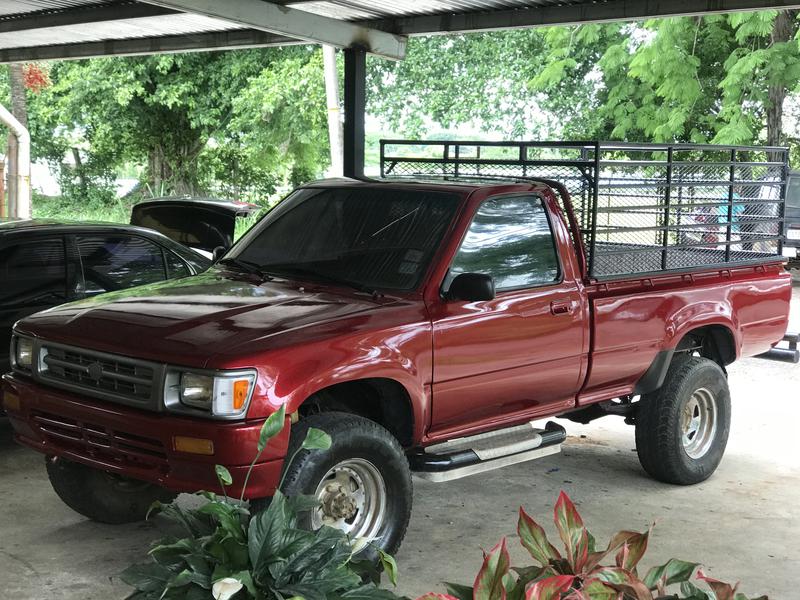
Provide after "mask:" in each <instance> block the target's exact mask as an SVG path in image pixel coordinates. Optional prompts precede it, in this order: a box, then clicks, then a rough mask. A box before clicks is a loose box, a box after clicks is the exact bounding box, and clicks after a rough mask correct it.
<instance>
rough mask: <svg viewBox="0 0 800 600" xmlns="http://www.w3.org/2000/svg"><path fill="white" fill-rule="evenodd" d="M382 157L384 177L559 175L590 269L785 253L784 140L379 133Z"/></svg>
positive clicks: (629, 269) (690, 264)
mask: <svg viewBox="0 0 800 600" xmlns="http://www.w3.org/2000/svg"><path fill="white" fill-rule="evenodd" d="M380 158H381V177H384V178H408V179H437V180H441V179H445V180H461V181H464V180H467V181H469V180H486V179H494V180H498V179H499V180H506V181H508V180H525V181H535V180H543V179H544V180H551V181H554V182H557V183H559V184H561V185H563V186H564V187H565V188H566V191H568V192H569V196H570V199H569V200H571V205H572V207H573V209H574V214H575V221H576V222H575V223H574V225H575V227H574V230H575V231H580V238H581V240H580V243H582V244H583V247H584V248H585V254H586V261H587V268H588V273H589V276H590V277H592V278H596V279H603V278H615V277H622V276H628V275H639V274H647V273H654V272H660V271H681V270H690V269H697V268H703V267H713V266H721V267H724V266H726V265H740V264H750V263H759V262H764V261H765V260H775V259H776V257H779V256H780V255H781V254H782V244H783V237H782V236H783V231H784V228H783V215H784V198H785V193H786V180H787V177H788V150H787V149H786V148H775V147H748V146H712V145H691V144H674V145H657V144H632V143H606V142H537V141H526V142H478V141H416V140H381V145H380ZM562 195H564V194H562ZM562 202H564V205H565V206H564V207H565V209H567V208H568V206H569V201H567V200H566V199H562ZM566 212H567V213H569V211H568V210H566ZM576 241H577V240H576Z"/></svg>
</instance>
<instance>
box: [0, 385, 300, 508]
mask: <svg viewBox="0 0 800 600" xmlns="http://www.w3.org/2000/svg"><path fill="white" fill-rule="evenodd" d="M2 392H3V394H4V395H6V394H11V397H13V398H14V401H13V402H6V409H7V413H8V418H9V420H10V421H11V425H12V426H13V427H14V437H15V439H16V440H17V441H18V442H19V443H20V444H23V445H25V446H28V447H29V448H32V449H34V450H36V451H38V452H41V453H43V454H46V455H48V456H59V457H62V458H65V459H67V460H72V461H75V462H78V463H82V464H85V465H88V466H90V467H94V468H97V469H102V470H104V471H110V472H113V473H118V474H120V475H124V476H127V477H132V478H134V479H139V480H142V481H148V482H150V483H154V484H157V485H160V486H162V487H165V488H167V489H169V490H172V491H175V492H197V491H200V490H208V491H219V482H218V481H217V478H216V475H215V471H214V466H215V465H217V464H220V465H224V466H225V467H227V468H228V470H229V471H230V472H231V475H232V476H233V486H231V487H230V488H229V489H228V493H229V494H230V495H231V496H237V497H238V496H239V495H240V494H241V491H242V488H241V486H242V484H243V483H244V478H245V474H246V473H247V469H248V468H249V467H250V462H251V461H252V460H253V459H254V458H255V456H256V453H257V447H256V446H257V443H258V436H259V433H260V431H261V426H262V424H263V422H264V421H263V420H256V421H242V422H230V421H212V420H206V419H198V418H191V417H182V416H181V417H179V416H173V415H168V414H160V413H149V412H146V411H143V410H139V409H134V408H127V407H124V406H118V405H115V404H111V403H106V402H102V401H96V400H88V399H86V398H83V397H81V396H79V395H76V394H72V393H68V392H64V391H61V390H58V389H54V388H50V387H46V386H42V385H39V384H37V383H35V382H33V381H31V380H29V379H27V378H25V377H22V376H19V375H16V374H11V373H10V374H7V375H4V376H3V384H2ZM175 436H185V437H191V438H198V439H203V440H211V442H213V445H214V454H213V455H210V456H205V455H198V454H190V453H187V452H180V451H177V450H175V447H174V437H175ZM288 441H289V427H288V423H287V427H284V429H283V431H282V432H281V433H280V434H279V435H278V436H277V437H276V438H275V439H273V440H272V441H271V442H270V444H269V445H268V446H267V448H266V449H265V450H264V453H263V454H262V456H261V458H260V460H259V462H258V463H257V464H256V465H255V467H254V469H253V473H252V475H251V476H250V481H249V482H248V486H247V493H246V494H245V496H246V497H247V498H265V497H268V496H271V495H272V494H273V493H274V492H275V489H276V488H277V486H278V483H279V481H280V475H281V469H282V467H283V459H284V458H285V456H286V448H287V446H288Z"/></svg>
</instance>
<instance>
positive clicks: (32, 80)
mask: <svg viewBox="0 0 800 600" xmlns="http://www.w3.org/2000/svg"><path fill="white" fill-rule="evenodd" d="M22 77H23V81H24V84H25V87H26V88H27V89H29V90H30V91H32V92H33V93H34V94H38V93H39V92H41V91H42V90H43V89H44V88H46V87H49V86H50V85H51V82H50V72H49V71H48V69H47V67H46V66H44V65H42V64H40V63H27V64H25V65H23V66H22Z"/></svg>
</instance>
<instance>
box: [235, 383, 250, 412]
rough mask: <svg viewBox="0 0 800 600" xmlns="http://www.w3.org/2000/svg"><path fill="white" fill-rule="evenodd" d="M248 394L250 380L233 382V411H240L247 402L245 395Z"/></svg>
mask: <svg viewBox="0 0 800 600" xmlns="http://www.w3.org/2000/svg"><path fill="white" fill-rule="evenodd" d="M249 392H250V380H249V379H239V380H238V381H234V382H233V408H234V410H237V411H238V410H242V409H243V408H244V405H245V402H247V395H248V393H249Z"/></svg>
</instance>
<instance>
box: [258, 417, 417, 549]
mask: <svg viewBox="0 0 800 600" xmlns="http://www.w3.org/2000/svg"><path fill="white" fill-rule="evenodd" d="M311 427H315V428H317V429H321V430H322V431H324V432H326V433H327V434H328V435H330V436H331V440H332V445H331V447H330V448H329V449H328V450H321V451H320V450H314V451H310V452H309V451H301V452H300V454H298V456H297V457H296V458H295V460H294V461H292V464H290V465H288V466H287V467H286V475H285V480H284V484H283V490H282V491H283V492H284V494H286V495H287V496H298V495H311V496H316V497H317V499H318V500H319V502H320V505H319V507H318V508H316V509H314V510H312V511H310V512H308V513H305V514H303V515H301V518H300V523H299V524H300V526H301V527H303V528H305V529H309V530H316V529H319V528H320V527H322V526H323V525H327V526H329V527H334V528H336V529H340V530H342V531H344V532H345V533H347V534H348V536H349V537H350V538H351V539H355V538H368V539H370V540H372V542H373V544H374V546H377V547H378V548H380V549H381V550H384V551H385V552H389V553H394V552H396V551H397V549H398V548H399V547H400V543H401V542H402V541H403V537H404V536H405V533H406V528H407V527H408V521H409V518H410V516H411V504H412V483H411V472H410V470H409V467H408V460H407V459H406V456H405V453H404V452H403V449H402V448H401V447H400V445H399V444H398V442H397V440H396V439H395V438H394V436H392V434H391V433H389V432H388V431H387V430H386V429H384V428H383V427H381V426H380V425H378V424H377V423H375V422H374V421H370V420H369V419H365V418H363V417H359V416H357V415H353V414H349V413H342V412H327V413H321V414H317V415H312V416H310V417H307V418H305V419H303V420H302V421H300V422H299V423H298V424H296V425H295V426H294V427H292V434H291V439H290V442H289V450H288V454H287V456H289V457H291V456H292V455H293V454H294V452H295V451H296V450H297V449H298V448H299V447H300V445H301V444H302V443H303V440H304V439H305V436H306V433H307V432H308V429H309V428H311ZM268 503H269V500H268V499H265V500H256V501H254V502H252V503H251V506H252V509H253V510H254V511H258V510H262V509H263V508H264V507H266V506H267V505H268ZM364 554H365V558H373V559H374V558H377V556H376V552H375V550H374V548H369V547H368V548H367V549H366V550H365V551H364Z"/></svg>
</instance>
